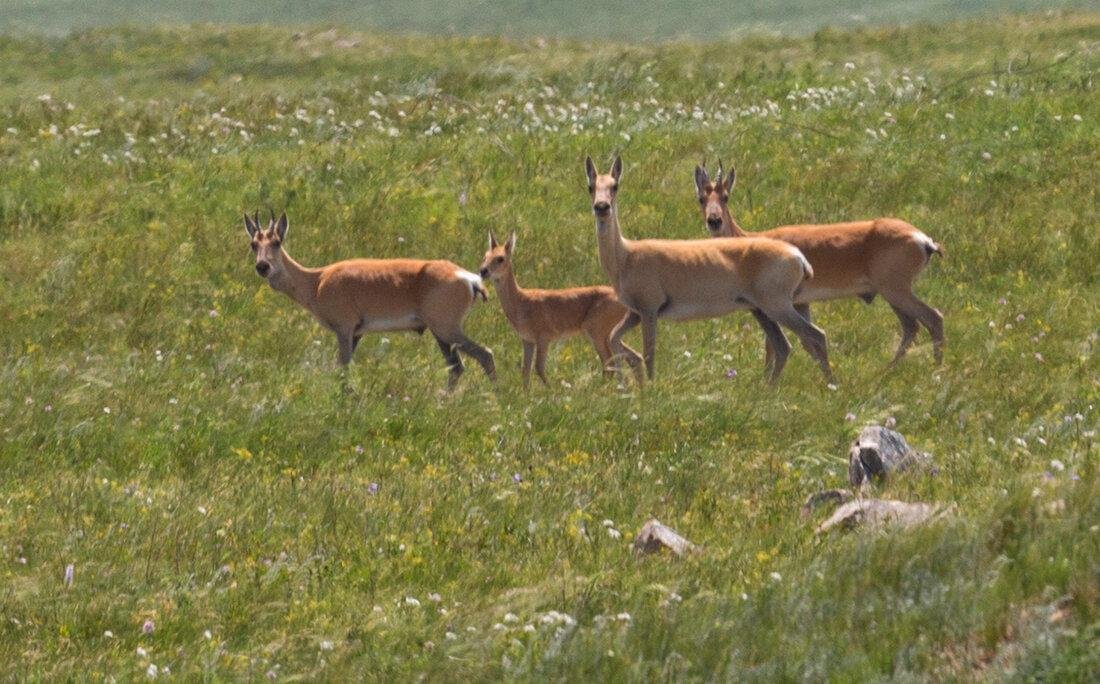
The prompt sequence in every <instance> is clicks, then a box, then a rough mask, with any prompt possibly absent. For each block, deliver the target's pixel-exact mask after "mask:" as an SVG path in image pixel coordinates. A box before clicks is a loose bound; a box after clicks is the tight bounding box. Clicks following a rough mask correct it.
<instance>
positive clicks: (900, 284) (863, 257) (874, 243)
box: [695, 162, 944, 363]
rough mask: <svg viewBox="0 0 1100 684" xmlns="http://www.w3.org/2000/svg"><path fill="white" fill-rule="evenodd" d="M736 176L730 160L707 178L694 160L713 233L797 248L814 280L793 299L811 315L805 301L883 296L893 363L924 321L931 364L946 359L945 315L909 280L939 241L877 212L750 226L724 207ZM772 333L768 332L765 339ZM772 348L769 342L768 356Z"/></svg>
mask: <svg viewBox="0 0 1100 684" xmlns="http://www.w3.org/2000/svg"><path fill="white" fill-rule="evenodd" d="M736 178H737V174H736V172H735V170H734V169H733V168H732V167H731V168H730V170H729V175H728V176H724V173H723V169H722V164H721V162H719V164H718V175H717V176H716V177H715V179H714V180H713V181H712V180H711V179H710V178H709V176H708V175H707V170H706V168H705V166H703V165H700V166H696V167H695V191H696V194H697V196H698V199H699V207H700V209H701V210H702V212H703V220H704V221H705V222H706V226H707V229H708V230H709V231H710V234H711V235H712V236H713V237H716V238H723V239H724V238H730V237H735V238H739V239H740V238H744V237H768V238H774V239H776V240H782V241H783V242H787V243H790V244H792V245H794V246H795V247H797V248H798V249H800V250H801V251H802V253H803V254H804V255H805V256H806V258H807V259H809V261H810V265H811V266H812V267H813V269H814V279H813V281H812V282H809V283H807V284H806V286H805V287H803V288H802V289H800V290H799V292H798V294H797V296H796V297H795V305H796V307H797V308H798V309H799V311H800V312H801V313H802V315H803V316H804V317H805V318H806V319H809V318H810V307H809V304H810V302H817V301H822V300H826V299H837V298H841V297H859V298H860V299H862V300H863V301H865V302H867V303H870V302H871V301H872V300H873V299H874V298H875V295H881V296H882V298H883V299H885V300H886V301H887V303H888V304H890V308H891V309H893V310H894V314H895V315H896V316H897V317H898V321H899V322H900V323H901V342H900V343H899V344H898V349H897V352H896V353H895V354H894V360H893V363H897V362H898V361H900V360H901V358H902V357H903V356H905V352H906V351H907V350H908V349H909V346H910V345H911V344H912V343H913V339H914V338H915V337H916V335H917V331H918V330H919V327H918V323H919V324H920V325H923V326H924V327H925V328H926V329H927V330H928V332H929V334H930V335H931V336H932V353H933V356H934V358H935V361H936V363H941V362H942V361H943V346H944V335H943V314H941V313H940V312H939V311H937V310H936V309H933V308H932V307H930V306H928V305H927V304H925V303H924V302H923V301H922V300H921V299H920V298H919V297H917V295H915V294H913V283H914V281H916V279H917V276H919V275H920V273H921V271H923V270H924V267H925V266H927V265H928V262H929V261H930V260H931V258H932V255H933V254H940V255H942V254H943V248H942V247H940V245H939V244H937V243H936V242H935V241H934V240H932V238H930V237H928V236H927V235H925V234H924V233H922V232H921V231H920V230H917V229H916V228H914V227H913V226H912V225H910V224H908V223H906V222H905V221H902V220H900V219H896V218H877V219H874V220H870V221H854V222H851V223H828V224H823V225H793V226H780V227H779V228H773V229H772V230H766V231H762V232H757V233H747V232H745V231H744V230H742V229H741V226H739V225H738V224H737V221H735V220H734V218H733V216H732V215H731V214H730V210H729V196H730V191H731V190H732V189H733V184H734V182H735V180H736ZM769 340H770V338H769ZM770 353H771V348H770V343H769V355H770Z"/></svg>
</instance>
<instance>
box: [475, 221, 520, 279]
mask: <svg viewBox="0 0 1100 684" xmlns="http://www.w3.org/2000/svg"><path fill="white" fill-rule="evenodd" d="M515 248H516V233H515V231H512V234H511V235H509V236H508V241H507V242H505V243H504V244H503V245H502V244H500V243H499V242H497V238H496V236H495V235H493V231H491V230H490V231H489V251H487V252H485V259H483V260H482V262H481V277H482V278H488V279H489V280H492V281H493V282H494V283H496V282H498V281H499V280H500V279H501V278H502V277H504V275H505V274H507V273H508V272H509V271H511V270H512V250H513V249H515Z"/></svg>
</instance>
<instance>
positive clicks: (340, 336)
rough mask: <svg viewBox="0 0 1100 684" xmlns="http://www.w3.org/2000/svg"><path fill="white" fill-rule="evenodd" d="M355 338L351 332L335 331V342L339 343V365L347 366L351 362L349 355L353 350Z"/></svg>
mask: <svg viewBox="0 0 1100 684" xmlns="http://www.w3.org/2000/svg"><path fill="white" fill-rule="evenodd" d="M355 341H356V338H355V336H354V335H352V333H341V332H338V333H336V342H337V344H338V345H339V347H340V349H339V354H338V356H337V360H338V361H339V362H340V365H341V366H347V365H348V364H349V363H351V355H352V353H353V352H354V351H355Z"/></svg>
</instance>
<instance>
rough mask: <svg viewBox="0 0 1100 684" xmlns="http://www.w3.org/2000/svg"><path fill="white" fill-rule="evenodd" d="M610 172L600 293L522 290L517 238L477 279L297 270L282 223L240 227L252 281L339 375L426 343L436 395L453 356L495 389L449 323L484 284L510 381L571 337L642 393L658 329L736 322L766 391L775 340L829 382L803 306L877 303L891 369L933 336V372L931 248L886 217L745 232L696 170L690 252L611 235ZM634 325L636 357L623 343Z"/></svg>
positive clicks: (604, 197)
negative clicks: (321, 344)
mask: <svg viewBox="0 0 1100 684" xmlns="http://www.w3.org/2000/svg"><path fill="white" fill-rule="evenodd" d="M622 170H623V165H622V159H621V158H619V157H617V156H616V158H615V161H614V163H613V164H612V166H611V169H610V170H609V172H608V173H607V174H600V173H599V172H598V171H597V169H596V166H595V164H594V163H593V162H592V159H591V158H588V159H586V160H585V177H586V178H587V181H588V194H589V196H590V197H591V200H592V213H593V215H594V216H595V222H596V244H597V253H598V257H599V262H600V266H601V267H602V268H603V271H604V273H605V274H606V276H607V279H608V282H609V284H610V287H608V286H588V287H573V288H568V289H562V290H536V289H524V288H521V287H520V286H519V284H518V283H517V281H516V276H515V272H514V267H513V263H512V257H513V254H514V252H515V245H516V235H515V233H514V232H513V233H512V234H511V236H510V237H509V238H508V240H507V241H506V242H505V243H504V244H500V243H499V242H498V241H497V239H496V236H495V235H493V234H492V233H490V234H489V250H488V251H487V252H486V253H485V258H484V260H483V262H482V264H481V268H480V276H479V275H478V274H475V273H471V272H469V271H466V270H463V269H462V268H459V267H458V266H456V265H455V264H453V263H451V262H449V261H426V260H419V259H351V260H347V261H338V262H336V263H333V264H329V265H328V266H325V267H323V268H305V267H303V266H301V265H299V264H298V262H296V261H294V259H292V258H291V257H290V255H289V254H287V252H286V249H285V248H284V247H283V242H284V241H285V239H286V234H287V228H288V221H287V217H286V214H285V213H284V214H283V215H282V216H281V217H280V218H279V219H275V217H274V216H272V218H271V220H270V221H269V222H268V225H267V226H266V227H264V228H261V227H260V224H259V216H258V215H255V214H254V215H253V216H248V215H245V217H244V224H245V230H246V231H247V232H248V236H249V239H250V241H251V246H252V251H253V252H255V255H256V272H257V273H258V274H259V275H260V276H261V277H263V278H265V279H266V280H267V282H268V284H269V285H270V286H271V287H272V288H273V289H275V290H278V291H279V292H283V293H284V294H286V295H287V296H288V297H290V298H291V299H293V300H294V301H296V302H298V303H299V304H301V305H302V306H303V307H305V309H306V310H307V311H309V312H310V313H311V314H313V316H314V317H315V318H316V319H317V320H318V321H319V322H320V323H321V325H323V326H325V327H326V328H328V329H329V330H331V331H332V332H333V333H335V334H336V340H337V343H338V345H339V362H340V365H341V366H346V365H347V364H348V363H349V362H350V361H351V357H352V354H353V353H354V351H355V347H356V345H357V344H358V343H359V339H360V338H361V337H362V336H363V334H365V333H368V332H382V331H398V330H412V331H416V332H417V333H423V332H424V331H425V330H429V331H431V333H432V335H433V336H434V337H435V339H436V342H437V343H438V345H439V349H440V351H441V352H442V354H443V358H444V360H445V361H446V363H447V366H448V368H449V371H450V382H449V387H452V388H453V387H454V385H455V383H456V382H457V381H458V378H459V376H461V375H462V372H463V363H462V359H461V357H460V356H459V352H461V353H463V354H465V355H467V356H469V357H471V358H473V359H474V360H475V361H477V362H478V363H479V364H480V365H481V367H482V368H483V369H484V370H485V373H486V374H487V375H488V376H489V378H490V379H491V380H494V381H495V379H496V369H495V365H494V361H493V353H492V352H491V351H490V350H488V349H486V348H485V347H483V346H481V345H479V344H478V343H476V342H474V341H473V340H471V339H470V338H469V337H467V336H466V334H465V332H464V331H463V328H462V324H463V320H464V319H465V317H466V314H467V312H468V311H469V310H470V307H471V306H472V305H473V303H474V301H475V300H476V299H477V298H478V297H481V298H482V299H487V295H486V292H485V289H484V285H483V279H484V280H489V281H491V282H492V283H493V285H494V287H495V289H496V291H497V295H498V297H499V299H500V302H501V307H502V308H503V310H504V314H505V316H506V317H507V319H508V322H509V323H510V324H511V326H512V327H513V328H514V329H515V331H516V333H517V334H518V335H519V337H520V339H521V340H522V342H523V381H524V384H525V385H526V384H528V383H529V381H530V374H531V367H532V363H533V364H534V369H535V373H536V374H537V375H538V377H539V379H540V380H542V381H543V383H547V379H546V356H547V350H548V347H549V345H550V343H551V342H553V341H554V340H557V339H559V338H562V337H566V336H569V335H576V334H582V333H583V334H584V335H585V336H586V337H587V338H588V339H589V341H590V342H591V343H592V345H593V347H595V349H596V353H597V354H598V355H599V357H600V362H601V364H602V365H603V369H604V372H605V373H606V374H611V373H614V372H615V371H616V370H617V369H618V366H619V363H618V362H619V360H620V359H625V360H626V362H627V363H628V364H629V365H630V366H631V368H632V369H633V370H634V373H635V376H636V377H637V379H638V382H639V384H641V383H642V382H643V380H644V378H645V377H646V376H648V377H649V378H650V379H653V377H654V359H655V356H656V347H657V321H658V320H659V319H666V320H671V321H683V320H693V319H702V318H716V317H719V316H723V315H725V314H727V313H730V312H732V311H736V310H740V309H745V310H748V311H749V312H751V313H752V315H753V316H754V317H755V319H756V320H757V322H758V323H759V325H760V327H761V328H762V329H763V330H764V335H765V339H766V362H765V368H766V372H767V374H768V378H769V380H770V382H771V383H773V384H774V383H776V382H778V380H779V376H780V374H781V373H782V371H783V366H784V364H785V363H786V361H787V357H788V355H789V354H790V349H791V346H790V343H789V342H788V341H787V338H786V336H785V335H784V333H783V330H782V328H787V329H788V330H790V331H791V332H793V333H794V334H795V335H796V336H797V337H798V339H799V341H800V342H801V344H802V346H803V347H804V348H805V349H806V350H807V351H808V352H809V353H810V355H811V356H812V357H813V358H814V360H815V361H816V362H817V363H818V365H819V366H820V367H821V370H822V372H823V373H824V375H825V378H826V379H827V380H828V381H830V382H831V381H832V378H833V375H832V370H831V368H830V366H829V356H828V351H827V347H826V338H825V333H824V332H823V331H822V330H821V329H820V328H818V327H817V326H815V325H814V324H813V323H811V321H810V309H809V304H810V302H816V301H821V300H825V299H836V298H841V297H859V298H861V299H863V300H864V301H866V302H867V303H870V302H871V301H872V300H873V299H874V297H875V296H876V295H880V296H881V297H882V298H883V299H885V300H886V301H887V303H889V304H890V307H891V308H892V309H893V310H894V313H895V314H896V315H897V317H898V320H899V321H900V323H901V342H900V344H899V345H898V349H897V352H896V353H895V355H894V362H895V363H896V362H897V361H899V360H900V359H901V358H902V356H904V355H905V352H906V351H907V350H908V348H909V346H910V345H911V344H912V342H913V339H914V338H915V336H916V334H917V331H918V330H919V326H921V325H923V326H924V327H925V328H926V329H927V330H928V332H929V333H930V334H931V336H932V344H933V353H934V357H935V360H936V362H937V363H939V362H941V361H942V359H943V344H944V335H943V316H942V315H941V314H940V312H939V311H937V310H936V309H934V308H932V307H930V306H928V305H927V304H925V303H924V302H923V301H921V300H920V299H919V298H918V297H917V296H916V295H915V294H913V290H912V287H913V282H914V280H916V278H917V276H918V275H920V273H921V271H922V270H923V269H924V267H925V266H926V265H927V263H928V261H929V259H930V258H931V257H932V255H933V254H942V253H943V250H942V249H941V247H940V246H939V245H938V244H937V243H936V242H934V241H933V240H932V239H931V238H929V237H928V236H927V235H925V234H924V233H922V232H921V231H919V230H917V229H916V228H914V227H913V226H911V225H910V224H908V223H906V222H904V221H901V220H898V219H890V218H880V219H875V220H871V221H859V222H852V223H836V224H827V225H796V226H782V227H779V228H775V229H772V230H769V231H763V232H759V233H746V232H745V231H743V230H742V229H741V227H740V226H739V225H738V224H737V222H736V221H735V220H734V218H733V216H732V214H731V213H730V211H729V196H730V192H731V190H732V189H733V185H734V181H735V179H736V174H735V172H734V171H733V169H730V171H729V173H728V175H726V174H725V172H724V169H723V168H722V165H721V164H719V166H718V171H717V174H716V176H715V178H714V179H713V180H711V178H710V177H709V175H708V173H707V170H706V168H705V167H704V166H702V165H701V166H697V167H696V168H695V189H696V193H697V195H698V200H699V204H700V207H701V209H702V213H703V219H704V221H705V223H706V226H707V228H708V230H709V232H710V234H711V237H710V238H709V239H698V240H657V239H647V240H629V239H627V238H625V237H623V234H622V230H621V229H620V226H619V216H618V209H617V205H616V200H617V198H618V191H619V182H620V179H621V177H622ZM639 325H640V326H641V328H642V352H643V353H642V354H641V355H639V354H638V353H637V352H636V351H634V350H633V349H631V348H630V347H628V346H627V345H626V344H625V343H624V342H623V336H624V335H625V334H626V333H627V332H629V331H630V330H632V329H634V328H635V327H638V326H639ZM781 326H782V327H781Z"/></svg>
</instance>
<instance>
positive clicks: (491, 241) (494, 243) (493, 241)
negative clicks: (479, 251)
mask: <svg viewBox="0 0 1100 684" xmlns="http://www.w3.org/2000/svg"><path fill="white" fill-rule="evenodd" d="M496 247H497V236H496V235H493V231H491V230H490V231H489V249H496Z"/></svg>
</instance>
